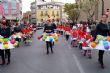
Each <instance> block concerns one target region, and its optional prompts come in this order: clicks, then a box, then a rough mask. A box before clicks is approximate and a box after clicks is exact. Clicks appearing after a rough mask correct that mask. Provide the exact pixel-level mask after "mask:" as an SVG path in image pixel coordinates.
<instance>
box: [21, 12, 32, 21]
mask: <svg viewBox="0 0 110 73" xmlns="http://www.w3.org/2000/svg"><path fill="white" fill-rule="evenodd" d="M22 20H23V22H26V23H29V22H31V11H27V12H25V13H23V19H22Z"/></svg>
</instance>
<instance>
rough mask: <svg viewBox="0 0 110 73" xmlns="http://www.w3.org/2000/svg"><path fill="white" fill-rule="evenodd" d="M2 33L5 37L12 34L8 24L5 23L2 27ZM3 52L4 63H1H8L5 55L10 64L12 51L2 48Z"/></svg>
mask: <svg viewBox="0 0 110 73" xmlns="http://www.w3.org/2000/svg"><path fill="white" fill-rule="evenodd" d="M0 32H1V33H0V35H2V36H3V37H4V38H9V37H10V36H11V34H12V33H11V28H10V27H8V26H6V25H3V28H2V29H1V31H0ZM0 52H1V59H2V63H1V65H4V64H5V63H6V61H5V57H7V59H8V60H7V61H8V62H7V64H10V57H11V52H10V49H6V50H0Z"/></svg>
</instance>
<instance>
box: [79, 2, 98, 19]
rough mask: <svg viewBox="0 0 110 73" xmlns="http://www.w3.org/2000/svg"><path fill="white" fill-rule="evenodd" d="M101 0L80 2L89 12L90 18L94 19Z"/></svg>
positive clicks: (85, 10)
mask: <svg viewBox="0 0 110 73" xmlns="http://www.w3.org/2000/svg"><path fill="white" fill-rule="evenodd" d="M98 2H99V0H83V1H81V2H80V8H81V9H82V11H83V12H85V13H86V14H87V19H88V20H93V16H94V15H95V11H96V8H97V6H98Z"/></svg>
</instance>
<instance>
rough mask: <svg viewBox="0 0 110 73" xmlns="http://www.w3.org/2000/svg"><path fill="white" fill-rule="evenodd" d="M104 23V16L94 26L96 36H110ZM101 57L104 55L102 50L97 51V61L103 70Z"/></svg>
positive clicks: (105, 19) (105, 18)
mask: <svg viewBox="0 0 110 73" xmlns="http://www.w3.org/2000/svg"><path fill="white" fill-rule="evenodd" d="M106 21H107V17H106V15H103V16H102V20H101V22H100V23H99V24H98V25H97V26H96V35H102V36H105V37H106V36H108V35H110V34H109V30H108V26H107V23H106ZM103 55H104V50H99V53H98V57H99V58H98V61H99V63H100V64H101V68H103V69H104V63H103Z"/></svg>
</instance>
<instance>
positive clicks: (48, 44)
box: [44, 20, 54, 54]
mask: <svg viewBox="0 0 110 73" xmlns="http://www.w3.org/2000/svg"><path fill="white" fill-rule="evenodd" d="M44 32H46V33H54V30H53V26H52V25H51V21H50V20H48V21H47V24H45V26H44ZM49 47H50V48H51V52H52V53H53V46H52V42H51V41H46V48H47V54H49Z"/></svg>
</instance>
